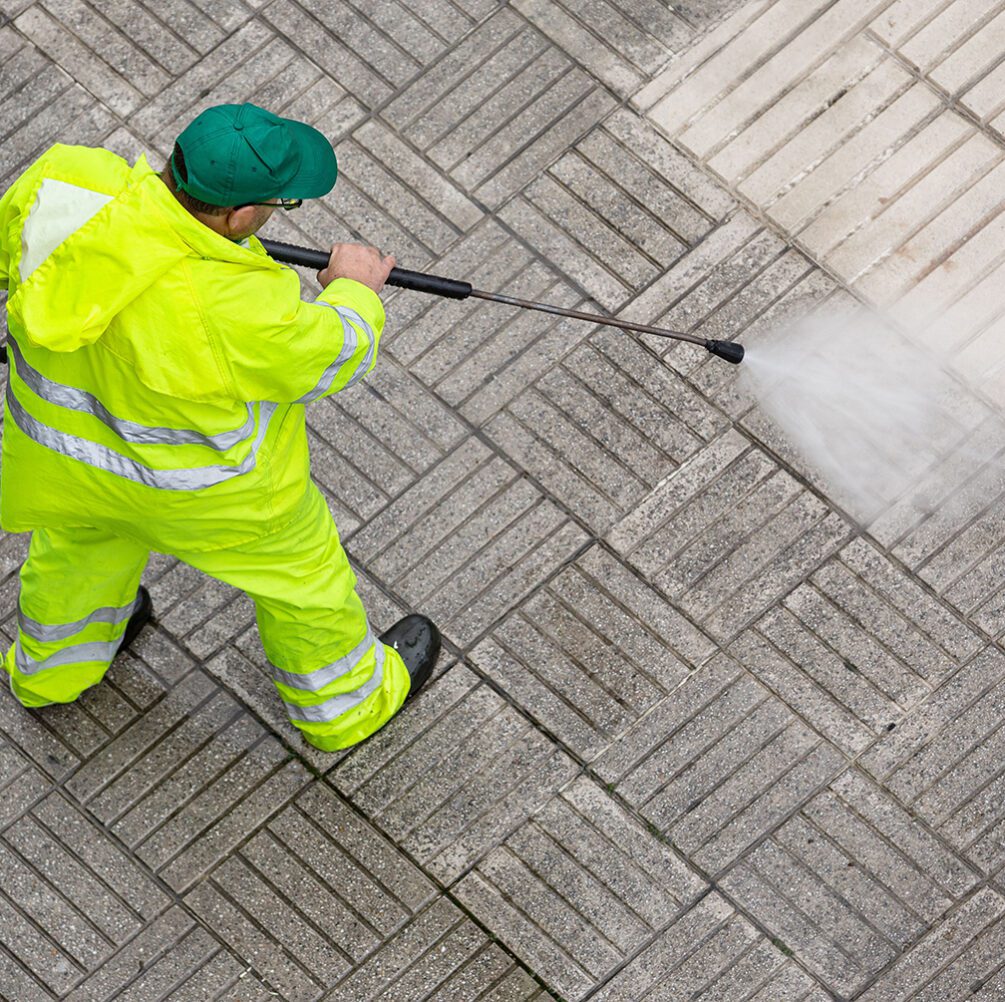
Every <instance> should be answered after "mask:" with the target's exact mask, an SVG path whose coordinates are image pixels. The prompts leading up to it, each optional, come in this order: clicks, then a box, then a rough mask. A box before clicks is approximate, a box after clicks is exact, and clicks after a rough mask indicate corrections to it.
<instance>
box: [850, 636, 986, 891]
mask: <svg viewBox="0 0 1005 1002" xmlns="http://www.w3.org/2000/svg"><path fill="white" fill-rule="evenodd" d="M1003 673H1005V658H1003V657H1002V655H1001V653H1000V652H999V651H997V650H996V649H988V650H986V651H984V652H983V653H982V654H980V655H978V657H977V658H975V659H974V660H972V661H971V662H970V663H969V664H967V665H965V666H964V667H963V668H962V669H960V671H959V672H957V673H956V674H955V675H953V676H952V677H951V678H950V679H949V680H948V681H947V682H946V683H944V684H943V685H942V687H941V688H940V689H939V690H938V691H937V692H936V693H935V694H934V695H933V696H932V697H931V698H930V699H928V700H927V701H926V702H925V704H924V705H923V706H922V707H921V708H919V710H918V711H917V712H915V713H914V714H913V715H912V716H911V717H910V718H909V719H908V720H907V721H905V722H904V724H903V725H902V726H901V727H899V728H898V729H897V730H895V731H893V732H891V733H889V734H887V735H885V736H884V738H883V739H882V740H880V741H879V742H877V744H876V745H874V746H873V747H872V748H871V749H870V750H869V751H868V752H867V753H866V754H865V755H864V756H863V757H862V759H861V761H862V764H863V765H864V766H865V768H867V769H868V770H869V771H870V772H871V773H872V774H873V775H874V776H876V777H877V778H878V779H879V780H881V781H882V782H883V784H884V786H885V787H886V788H887V789H889V790H890V791H891V792H892V793H893V794H894V796H896V797H897V799H898V800H899V801H900V802H901V803H902V804H904V805H905V806H907V807H909V808H910V809H911V810H912V811H913V812H914V813H915V814H917V816H918V817H920V818H921V819H923V820H924V821H925V822H926V823H927V824H929V825H930V826H931V827H932V828H933V829H934V830H936V831H937V832H938V833H939V834H940V835H942V836H943V837H944V838H945V839H946V840H947V841H948V842H949V844H950V845H952V846H953V847H954V848H956V849H958V850H960V851H962V852H964V853H965V855H966V857H967V859H969V860H971V861H972V862H974V863H975V864H976V865H977V866H979V867H980V868H981V869H982V870H983V871H984V872H985V873H989V872H994V871H996V870H997V869H998V868H999V867H1000V866H1001V865H1002V864H1003V863H1005V842H1003V831H1005V815H1003V811H1002V806H1001V788H1002V784H1003V779H1002V776H1001V775H1000V773H1001V755H1000V752H999V746H1000V744H1001V742H1002V734H1001V728H1000V724H1001V714H1000V713H999V711H998V705H999V703H1000V702H1001V700H1002V698H1003V692H1005V684H1003V682H1002V674H1003Z"/></svg>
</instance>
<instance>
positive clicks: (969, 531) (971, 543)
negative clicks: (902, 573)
mask: <svg viewBox="0 0 1005 1002" xmlns="http://www.w3.org/2000/svg"><path fill="white" fill-rule="evenodd" d="M1000 437H1001V430H1000V428H999V424H998V418H997V416H996V415H994V416H992V417H991V419H990V420H988V421H987V422H984V423H983V424H982V425H979V426H978V427H977V428H976V429H975V431H974V433H973V435H972V436H971V438H972V439H974V440H977V441H981V442H982V450H981V453H979V455H983V452H984V448H987V450H988V457H989V462H987V463H986V464H985V465H984V466H983V468H980V469H978V468H977V464H976V463H975V462H973V461H970V463H969V468H968V469H967V470H966V473H965V476H969V477H970V482H969V483H967V482H966V481H964V482H963V483H962V484H961V479H962V478H957V479H955V480H954V479H952V477H951V466H949V468H948V469H946V468H944V469H943V470H940V471H938V473H937V474H936V476H941V477H943V478H944V479H945V482H946V484H947V485H948V486H950V488H956V490H955V493H953V494H950V495H949V496H943V497H941V498H940V497H937V496H936V497H933V498H931V501H935V502H936V504H935V505H933V506H932V507H931V509H930V511H929V516H930V517H928V518H924V519H923V520H921V521H919V524H918V525H917V527H916V528H915V529H914V531H913V532H908V533H905V534H904V535H903V536H902V538H901V539H900V541H899V543H898V545H897V546H896V548H895V549H894V552H895V553H897V555H898V556H900V557H901V558H902V559H905V560H906V561H907V563H908V564H909V565H911V566H912V567H913V568H915V569H916V571H917V573H918V575H919V576H920V577H921V578H922V579H923V580H924V581H926V582H927V583H928V584H929V585H930V586H931V587H932V588H934V589H935V590H936V591H937V592H938V593H939V594H940V595H941V596H943V597H944V598H945V599H946V601H948V602H950V603H951V604H952V605H953V606H955V607H956V608H957V609H959V610H960V612H962V613H963V614H964V615H965V616H966V617H967V618H968V619H969V620H970V621H971V622H973V623H975V624H976V625H977V626H979V627H980V628H981V629H983V630H984V631H985V632H987V633H989V634H991V635H992V636H994V637H998V636H1000V635H1001V634H1002V632H1003V631H1005V613H1003V609H1002V597H1001V595H1000V594H999V581H998V571H997V568H998V567H999V566H1000V564H1001V546H1002V542H1003V538H1002V527H1001V519H1000V517H999V514H998V508H999V504H998V499H999V496H1000V494H1001V490H1002V488H1003V486H1005V485H1003V484H1002V476H1001V471H1000V469H999V463H998V461H997V457H996V453H997V442H998V440H999V438H1000ZM992 443H994V444H992ZM967 448H968V445H967V443H964V445H963V448H962V449H961V455H960V459H961V461H963V462H966V461H967V457H968V452H967ZM950 463H951V460H950ZM947 466H948V464H947ZM975 471H976V473H975ZM941 493H943V495H944V494H945V488H943V491H942V492H941ZM939 502H941V503H939Z"/></svg>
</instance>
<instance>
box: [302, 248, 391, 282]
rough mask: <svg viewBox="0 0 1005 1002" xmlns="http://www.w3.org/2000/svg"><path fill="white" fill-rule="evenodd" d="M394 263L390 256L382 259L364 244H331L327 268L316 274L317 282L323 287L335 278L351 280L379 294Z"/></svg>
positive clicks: (375, 250)
mask: <svg viewBox="0 0 1005 1002" xmlns="http://www.w3.org/2000/svg"><path fill="white" fill-rule="evenodd" d="M394 263H395V262H394V257H393V256H392V255H390V254H388V255H387V257H383V256H382V255H381V253H380V251H379V250H377V248H376V247H367V246H366V245H365V244H333V245H332V250H331V256H330V257H329V258H328V267H327V268H325V269H324V270H323V271H319V272H318V281H319V282H320V283H321V285H322V287H324V286H327V285H330V284H331V283H332V282H334V281H335V279H336V278H351V279H354V280H355V281H357V282H361V283H362V284H363V285H365V286H367V287H369V288H371V289H373V291H374V292H380V290H381V289H383V288H384V283H385V282H386V281H387V276H388V275H390V274H391V269H392V268H393V267H394Z"/></svg>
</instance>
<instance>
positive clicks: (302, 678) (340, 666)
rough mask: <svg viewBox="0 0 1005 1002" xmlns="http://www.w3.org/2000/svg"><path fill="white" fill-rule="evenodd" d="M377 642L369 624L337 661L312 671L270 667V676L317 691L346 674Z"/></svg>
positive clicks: (305, 689) (276, 679) (304, 689)
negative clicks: (360, 638) (356, 641)
mask: <svg viewBox="0 0 1005 1002" xmlns="http://www.w3.org/2000/svg"><path fill="white" fill-rule="evenodd" d="M376 642H377V638H376V637H375V636H374V635H373V633H372V632H371V630H370V627H369V624H368V625H367V628H366V636H365V637H364V638H363V639H362V640H361V641H360V642H359V643H358V644H357V645H356V646H355V647H354V648H353V649H352V650H351V651H350V652H349V653H348V654H345V655H343V656H342V657H340V658H339V659H338V660H337V661H333V662H332V663H331V664H328V665H325V666H324V667H322V668H316V669H315V670H314V671H308V672H300V673H298V672H293V671H286V670H285V669H284V668H277V667H275V665H273V667H272V677H273V679H274V680H275V681H276V682H282V684H283V685H288V686H290V687H291V688H293V689H302V690H303V691H304V692H318V691H319V690H321V689H323V688H324V687H325V686H326V685H328V683H329V682H334V681H335V679H337V678H341V677H342V676H343V675H346V674H348V673H349V672H350V671H352V670H353V668H355V667H356V665H357V664H359V662H360V661H361V660H362V659H363V658H364V657H366V653H367V651H369V650H370V648H371V647H373V645H374V644H375V643H376Z"/></svg>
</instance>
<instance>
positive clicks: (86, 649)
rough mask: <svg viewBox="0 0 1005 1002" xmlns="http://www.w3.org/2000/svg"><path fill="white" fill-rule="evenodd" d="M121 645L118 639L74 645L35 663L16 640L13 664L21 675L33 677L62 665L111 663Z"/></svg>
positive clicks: (18, 640) (19, 641) (120, 640)
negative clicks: (96, 662) (88, 662)
mask: <svg viewBox="0 0 1005 1002" xmlns="http://www.w3.org/2000/svg"><path fill="white" fill-rule="evenodd" d="M121 643H122V638H121V637H119V639H118V640H107V641H102V642H97V641H96V642H94V643H90V644H74V645H73V646H72V647H64V648H63V649H62V650H61V651H57V652H56V653H55V654H50V655H49V657H47V658H45V659H44V660H42V661H36V660H35V659H34V658H30V657H28V655H27V654H25V652H24V650H23V648H22V647H21V640H20V638H18V639H17V640H16V641H15V643H14V663H15V664H16V665H17V670H18V671H19V672H20V673H21V674H22V675H34V674H36V673H37V672H40V671H44V670H45V669H46V668H59V667H61V666H63V665H73V664H80V663H81V662H84V661H111V660H112V658H114V657H115V654H116V652H117V651H118V649H119V646H120V645H121Z"/></svg>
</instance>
